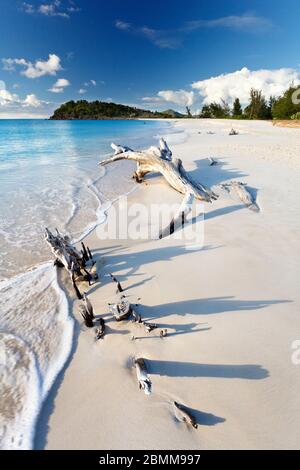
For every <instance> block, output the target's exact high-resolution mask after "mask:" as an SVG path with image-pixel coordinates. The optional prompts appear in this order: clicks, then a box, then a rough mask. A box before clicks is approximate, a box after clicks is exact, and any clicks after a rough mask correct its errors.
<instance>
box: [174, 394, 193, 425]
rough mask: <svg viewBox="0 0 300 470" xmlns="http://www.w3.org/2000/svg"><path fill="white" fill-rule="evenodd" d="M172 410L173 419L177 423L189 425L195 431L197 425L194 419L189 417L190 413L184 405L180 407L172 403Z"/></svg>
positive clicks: (178, 404)
mask: <svg viewBox="0 0 300 470" xmlns="http://www.w3.org/2000/svg"><path fill="white" fill-rule="evenodd" d="M173 408H174V414H175V417H176V418H177V419H178V421H181V422H183V423H187V424H191V425H192V426H193V428H195V429H197V428H198V424H197V422H196V420H195V418H194V417H193V416H192V415H191V413H190V411H189V410H188V409H187V408H186V407H185V406H184V405H181V404H180V403H177V402H176V401H174V402H173Z"/></svg>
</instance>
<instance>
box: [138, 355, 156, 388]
mask: <svg viewBox="0 0 300 470" xmlns="http://www.w3.org/2000/svg"><path fill="white" fill-rule="evenodd" d="M134 364H135V368H136V377H137V380H138V383H139V388H140V390H144V392H145V394H146V395H150V393H151V387H152V383H151V380H150V379H149V377H148V371H147V366H146V363H145V359H143V358H142V357H140V358H138V359H136V360H135V361H134Z"/></svg>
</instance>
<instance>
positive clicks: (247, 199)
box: [220, 181, 260, 212]
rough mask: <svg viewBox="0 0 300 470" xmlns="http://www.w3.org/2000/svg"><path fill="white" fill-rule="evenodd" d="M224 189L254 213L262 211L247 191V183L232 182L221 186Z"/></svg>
mask: <svg viewBox="0 0 300 470" xmlns="http://www.w3.org/2000/svg"><path fill="white" fill-rule="evenodd" d="M220 186H221V188H222V189H224V190H225V191H227V192H228V193H229V194H230V195H231V196H237V197H238V198H239V199H240V200H241V201H242V203H243V204H245V206H246V207H247V208H248V209H250V210H251V211H253V212H259V211H260V209H259V207H258V205H257V203H256V201H255V200H254V198H253V197H252V195H251V194H250V192H249V191H248V189H247V185H246V184H245V183H241V182H239V181H230V182H229V183H224V184H221V185H220Z"/></svg>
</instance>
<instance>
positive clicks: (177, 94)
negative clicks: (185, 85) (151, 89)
mask: <svg viewBox="0 0 300 470" xmlns="http://www.w3.org/2000/svg"><path fill="white" fill-rule="evenodd" d="M157 95H158V96H159V97H161V98H163V99H164V100H165V101H167V102H170V103H175V104H178V105H181V106H191V105H192V104H193V103H194V92H193V91H185V90H178V91H173V90H162V91H159V92H158V93H157Z"/></svg>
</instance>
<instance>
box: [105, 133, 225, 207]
mask: <svg viewBox="0 0 300 470" xmlns="http://www.w3.org/2000/svg"><path fill="white" fill-rule="evenodd" d="M112 147H113V148H114V149H115V150H116V152H115V155H114V156H112V157H110V158H108V159H106V160H102V161H101V162H99V165H100V166H104V165H107V164H109V163H112V162H116V161H118V160H133V161H135V162H136V163H137V170H136V172H135V174H134V176H135V178H137V179H138V180H143V178H144V176H145V175H146V174H147V173H161V174H162V176H164V178H165V179H166V180H167V182H168V183H169V185H170V186H172V188H174V189H175V190H176V191H178V192H180V193H182V194H185V195H186V194H188V193H190V194H193V195H194V197H195V198H196V199H199V200H201V201H206V202H212V201H213V200H215V199H217V197H218V196H217V195H216V194H215V193H214V192H213V191H212V190H211V189H209V188H206V187H205V186H204V185H202V184H201V183H197V182H195V181H193V180H192V178H191V177H190V176H189V175H188V174H187V172H186V171H185V169H184V168H183V166H182V161H181V160H180V159H179V158H174V157H173V156H172V152H171V151H170V149H169V147H168V146H167V144H166V142H165V141H164V140H163V139H161V141H160V147H150V148H149V149H147V150H145V151H143V152H141V151H136V152H135V151H132V150H130V149H127V148H126V147H120V146H117V145H115V144H112ZM124 149H125V151H124Z"/></svg>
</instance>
